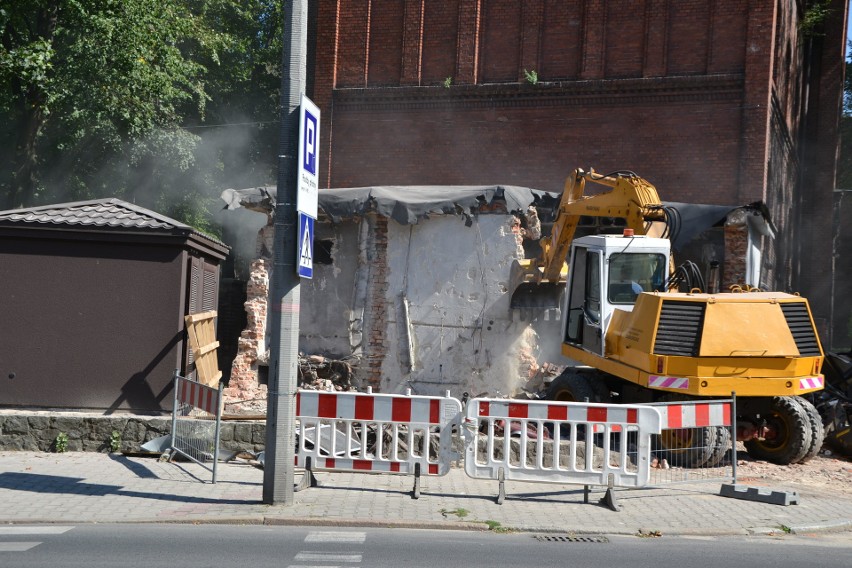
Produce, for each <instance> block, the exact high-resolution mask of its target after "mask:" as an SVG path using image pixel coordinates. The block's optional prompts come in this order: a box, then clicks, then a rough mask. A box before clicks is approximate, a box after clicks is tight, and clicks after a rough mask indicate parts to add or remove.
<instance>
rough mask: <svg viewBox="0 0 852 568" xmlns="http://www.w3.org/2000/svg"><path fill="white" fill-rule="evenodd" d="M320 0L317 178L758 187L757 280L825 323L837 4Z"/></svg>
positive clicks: (732, 198) (696, 198) (721, 194)
mask: <svg viewBox="0 0 852 568" xmlns="http://www.w3.org/2000/svg"><path fill="white" fill-rule="evenodd" d="M809 4H810V2H805V1H802V0H800V1H794V2H788V1H782V0H713V1H706V0H677V1H675V0H608V1H605V0H589V1H582V0H441V1H440V2H439V1H437V0H318V9H317V12H316V13H317V39H316V46H315V50H316V54H317V63H316V77H315V82H314V84H313V85H312V92H313V95H314V99H315V101H316V102H317V103H318V104H319V106H320V107H321V109H322V111H323V131H322V141H323V145H324V147H323V151H322V152H321V155H322V156H323V157H324V162H323V164H322V183H323V185H324V186H326V187H346V186H364V185H381V184H493V183H501V184H515V185H525V186H530V187H535V188H539V189H546V190H554V191H559V190H561V189H562V185H563V182H564V178H565V176H566V175H567V174H568V172H570V171H571V170H572V169H573V168H575V167H585V168H588V167H594V168H595V169H596V170H598V171H611V170H616V169H630V170H633V171H636V172H637V173H639V174H640V175H642V176H643V177H645V178H647V179H649V180H650V181H651V182H652V183H654V184H655V185H656V186H657V188H658V190H659V192H660V195H661V196H662V198H663V199H665V200H671V201H692V202H702V203H716V204H734V205H741V204H745V203H749V202H753V201H758V200H762V201H764V202H765V203H766V204H767V205H768V207H769V209H770V212H771V214H772V216H773V220H774V221H775V223H776V224H777V225H778V227H779V235H778V237H777V238H776V239H775V240H774V241H772V242H767V243H766V246H765V247H764V248H765V252H764V260H765V265H764V275H763V278H762V280H765V282H764V286H765V287H767V288H776V289H789V290H794V291H801V292H802V293H803V294H807V295H808V296H809V297H810V298H811V301H812V304H813V307H814V309H815V312H816V316H817V317H818V318H819V319H820V320H821V322H822V324H823V325H825V326H826V327H827V318H828V316H829V313H830V301H829V294H828V288H827V287H826V286H827V282H828V281H829V280H830V278H828V276H827V275H828V270H829V268H830V265H831V252H830V251H831V241H830V236H831V223H830V219H831V211H832V190H833V189H834V172H835V162H836V152H837V128H838V120H839V108H840V101H841V95H842V80H843V61H844V46H845V40H846V28H845V21H846V2H844V1H842V0H833V1H832V3H831V9H832V10H833V11H832V12H831V13H830V15H829V18H828V19H827V20H826V21H825V23H824V26H822V27H821V28H819V29H818V30H817V31H818V32H819V34H821V35H810V36H807V35H804V34H803V33H801V31H800V29H799V23H800V22H801V20H802V17H803V13H804V10H805V9H806V8H807V6H808V5H809Z"/></svg>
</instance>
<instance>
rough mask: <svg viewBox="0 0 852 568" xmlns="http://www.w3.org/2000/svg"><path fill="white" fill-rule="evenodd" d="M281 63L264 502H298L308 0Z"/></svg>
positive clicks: (291, 19)
mask: <svg viewBox="0 0 852 568" xmlns="http://www.w3.org/2000/svg"><path fill="white" fill-rule="evenodd" d="M283 10H284V18H283V20H284V48H283V53H282V65H281V136H280V151H279V155H278V192H277V196H278V197H277V203H276V205H275V217H274V226H275V245H274V249H275V251H274V260H273V269H272V286H271V290H270V295H269V304H268V305H269V309H270V327H271V329H270V331H271V335H272V337H271V342H270V354H269V384H268V397H267V407H266V448H265V460H264V469H263V502H264V503H266V504H268V505H292V504H293V502H294V496H293V493H294V471H293V470H294V467H295V439H296V437H295V430H296V388H297V376H298V367H299V309H300V289H299V277H298V274H297V268H296V267H297V263H298V258H297V250H298V247H299V245H298V244H297V236H298V235H297V231H298V230H299V229H298V227H297V224H296V223H297V218H296V199H297V186H298V167H297V164H298V159H297V156H296V154H297V151H298V150H297V149H298V138H299V134H298V131H299V109H300V104H301V97H302V95H303V94H304V92H305V76H306V69H307V65H306V62H307V23H308V7H307V0H285V1H284V2H283Z"/></svg>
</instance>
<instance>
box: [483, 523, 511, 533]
mask: <svg viewBox="0 0 852 568" xmlns="http://www.w3.org/2000/svg"><path fill="white" fill-rule="evenodd" d="M485 524H486V525H488V530H490V531H491V532H496V533H507V532H511V531H512V529H510V528H508V527H504V526H502V525H501V524H500V523H499V522H498V521H485Z"/></svg>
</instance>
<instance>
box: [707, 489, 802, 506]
mask: <svg viewBox="0 0 852 568" xmlns="http://www.w3.org/2000/svg"><path fill="white" fill-rule="evenodd" d="M719 495H721V496H722V497H733V498H734V499H744V500H746V501H757V502H758V503H769V504H770V505H784V506H787V505H798V504H799V494H798V492H796V491H773V490H771V489H767V488H765V487H748V486H746V485H737V484H730V483H725V484H723V485H722V488H721V490H720V491H719Z"/></svg>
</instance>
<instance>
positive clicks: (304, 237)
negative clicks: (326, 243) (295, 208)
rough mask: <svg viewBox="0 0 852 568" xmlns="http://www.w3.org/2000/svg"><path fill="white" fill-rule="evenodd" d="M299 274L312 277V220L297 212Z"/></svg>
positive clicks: (303, 276)
mask: <svg viewBox="0 0 852 568" xmlns="http://www.w3.org/2000/svg"><path fill="white" fill-rule="evenodd" d="M298 260H299V262H298V268H299V270H298V271H299V276H301V277H302V278H313V277H314V220H313V218H312V217H309V216H308V215H305V214H304V213H302V212H299V256H298Z"/></svg>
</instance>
